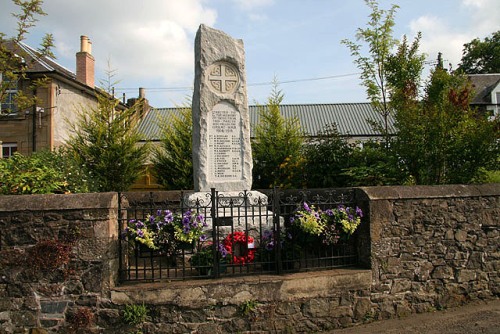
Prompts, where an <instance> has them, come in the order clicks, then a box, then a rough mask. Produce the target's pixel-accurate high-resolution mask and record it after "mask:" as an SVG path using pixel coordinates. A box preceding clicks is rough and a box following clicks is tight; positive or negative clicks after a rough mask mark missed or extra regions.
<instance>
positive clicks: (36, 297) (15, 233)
mask: <svg viewBox="0 0 500 334" xmlns="http://www.w3.org/2000/svg"><path fill="white" fill-rule="evenodd" d="M117 206H118V196H117V194H115V193H100V194H81V195H23V196H0V333H29V332H30V329H34V328H44V329H45V330H46V331H34V333H46V332H47V331H48V332H53V333H65V332H70V329H71V326H72V325H71V323H70V322H69V321H68V320H69V319H70V318H71V319H74V321H73V322H76V320H77V319H79V318H81V317H84V316H85V315H86V314H87V313H89V312H88V311H91V312H92V314H94V313H95V312H96V311H97V310H99V309H100V308H101V307H102V304H103V303H105V301H106V300H107V299H108V297H109V296H110V289H111V288H112V287H113V286H114V285H115V282H116V278H117V273H118V263H117V259H118V256H117V247H116V245H117V238H118V225H117V212H118V211H117ZM75 315H77V316H75Z"/></svg>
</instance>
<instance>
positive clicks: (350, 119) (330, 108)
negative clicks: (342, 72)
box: [139, 103, 393, 141]
mask: <svg viewBox="0 0 500 334" xmlns="http://www.w3.org/2000/svg"><path fill="white" fill-rule="evenodd" d="M261 107H264V108H265V107H266V106H257V105H251V106H249V107H248V109H249V114H250V127H251V134H250V136H251V137H254V134H253V130H254V127H255V124H257V123H258V121H259V109H260V108H261ZM179 110H180V109H179V108H152V109H151V110H150V111H149V112H148V114H147V115H146V116H145V117H144V118H143V119H142V121H141V123H140V124H139V132H140V133H141V134H142V139H143V140H145V141H147V140H152V141H157V140H159V139H160V137H161V131H160V127H159V124H160V123H161V122H162V120H168V119H170V118H171V117H172V116H173V115H177V114H178V113H179ZM280 111H281V114H282V115H283V116H284V117H293V116H297V117H298V119H299V121H300V124H301V126H302V129H303V130H304V132H305V133H306V135H307V136H310V137H316V136H317V135H318V134H319V132H320V131H321V130H324V128H325V126H328V125H331V124H334V123H335V124H336V125H337V128H338V130H339V133H340V134H341V135H344V136H349V137H374V136H377V137H378V136H381V134H380V133H379V132H377V131H374V130H373V128H372V126H371V125H370V122H369V120H372V121H376V122H383V117H382V116H381V115H380V114H379V113H377V112H376V111H375V110H374V109H373V107H372V105H371V104H370V103H331V104H284V105H280ZM389 121H390V122H389V124H390V126H391V128H390V129H393V128H392V124H393V121H392V119H390V120H389Z"/></svg>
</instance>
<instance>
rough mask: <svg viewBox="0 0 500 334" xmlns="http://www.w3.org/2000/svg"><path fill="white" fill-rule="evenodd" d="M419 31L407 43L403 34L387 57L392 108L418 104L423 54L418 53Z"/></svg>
mask: <svg viewBox="0 0 500 334" xmlns="http://www.w3.org/2000/svg"><path fill="white" fill-rule="evenodd" d="M421 38H422V35H421V33H418V35H417V37H416V38H415V40H414V41H413V42H412V43H411V44H409V42H408V39H407V37H406V36H403V39H402V41H401V42H400V43H399V45H398V47H397V50H396V51H395V53H393V54H390V55H389V56H388V58H387V64H386V70H387V73H386V77H387V84H388V86H389V87H390V91H389V97H390V101H391V102H390V103H391V105H392V108H393V110H405V109H412V108H414V107H415V106H416V105H418V104H419V98H420V88H421V81H422V80H421V76H422V70H423V68H424V61H425V55H424V54H421V53H419V47H420V39H421Z"/></svg>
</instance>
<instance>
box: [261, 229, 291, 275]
mask: <svg viewBox="0 0 500 334" xmlns="http://www.w3.org/2000/svg"><path fill="white" fill-rule="evenodd" d="M278 243H279V244H280V245H281V260H282V261H283V268H284V269H293V266H294V263H293V261H295V260H297V259H299V258H300V252H301V248H300V247H299V245H298V244H297V243H296V242H294V240H293V237H292V235H291V234H290V233H289V232H287V231H284V230H282V231H281V233H279V234H278V232H277V231H276V230H264V232H263V233H262V237H261V243H260V247H259V260H260V261H261V262H263V264H262V265H263V266H264V269H265V270H270V269H275V267H274V264H275V263H274V261H275V259H276V258H275V256H276V255H275V251H276V246H277V245H278Z"/></svg>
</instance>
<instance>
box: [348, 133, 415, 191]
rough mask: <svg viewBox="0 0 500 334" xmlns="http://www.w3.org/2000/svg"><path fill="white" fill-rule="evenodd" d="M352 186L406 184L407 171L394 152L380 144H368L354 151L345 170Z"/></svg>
mask: <svg viewBox="0 0 500 334" xmlns="http://www.w3.org/2000/svg"><path fill="white" fill-rule="evenodd" d="M344 175H345V177H347V178H348V184H349V185H350V186H382V185H393V184H401V183H405V175H406V173H405V170H404V169H403V167H402V166H400V164H399V162H398V161H397V158H396V157H395V155H394V153H393V151H392V150H388V149H387V148H386V147H385V145H381V144H380V143H378V142H366V143H364V145H363V148H360V147H357V148H355V149H354V150H353V151H352V154H351V156H350V161H349V166H348V167H347V168H345V169H344Z"/></svg>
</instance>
